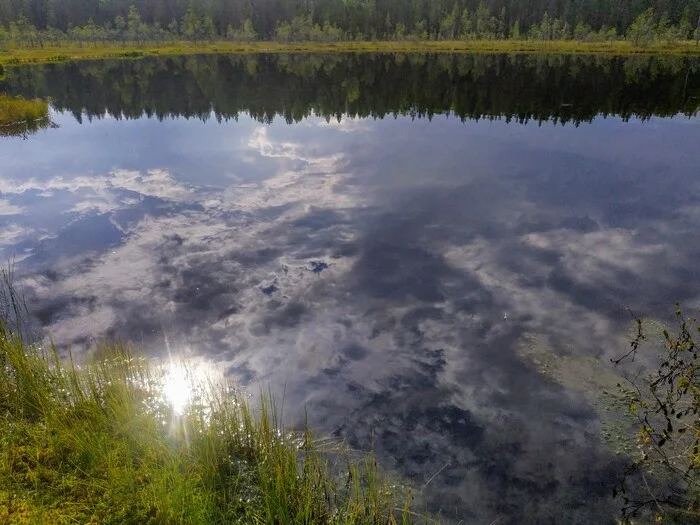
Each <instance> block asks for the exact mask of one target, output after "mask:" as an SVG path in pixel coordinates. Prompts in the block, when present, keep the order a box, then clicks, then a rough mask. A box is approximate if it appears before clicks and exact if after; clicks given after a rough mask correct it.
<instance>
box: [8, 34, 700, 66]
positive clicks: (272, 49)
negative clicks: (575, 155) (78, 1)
mask: <svg viewBox="0 0 700 525" xmlns="http://www.w3.org/2000/svg"><path fill="white" fill-rule="evenodd" d="M329 52H349V53H364V52H382V53H411V52H431V53H433V52H452V53H455V52H456V53H561V54H570V53H585V54H607V55H633V54H674V55H700V46H698V45H697V43H696V42H693V41H687V42H674V43H666V42H653V43H650V44H647V45H634V44H632V43H631V42H628V41H622V40H620V41H612V42H578V41H573V40H562V41H549V42H545V41H535V40H459V41H412V40H401V41H349V42H273V41H262V42H229V41H216V42H198V43H196V44H195V43H193V42H188V41H180V42H177V41H176V42H141V43H125V44H122V43H118V42H103V43H96V44H95V43H75V42H71V43H62V44H57V45H44V47H32V48H26V47H17V46H14V47H13V46H12V45H9V46H8V47H6V48H5V49H0V62H4V63H6V64H8V65H10V64H23V63H33V62H57V61H64V60H76V59H90V58H93V59H94V58H128V57H139V56H148V55H183V54H200V53H202V54H208V53H329Z"/></svg>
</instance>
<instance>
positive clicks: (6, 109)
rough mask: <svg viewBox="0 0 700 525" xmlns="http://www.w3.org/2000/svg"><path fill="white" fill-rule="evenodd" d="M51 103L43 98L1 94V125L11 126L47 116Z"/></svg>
mask: <svg viewBox="0 0 700 525" xmlns="http://www.w3.org/2000/svg"><path fill="white" fill-rule="evenodd" d="M48 114H49V105H48V103H46V102H45V101H43V100H26V99H24V98H15V97H8V96H7V95H3V94H0V126H11V125H16V124H20V123H26V122H32V121H36V120H39V119H43V118H46V117H47V116H48Z"/></svg>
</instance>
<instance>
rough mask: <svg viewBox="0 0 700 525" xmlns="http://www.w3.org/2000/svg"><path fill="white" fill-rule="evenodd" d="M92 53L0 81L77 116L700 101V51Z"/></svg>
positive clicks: (516, 111) (606, 110)
mask: <svg viewBox="0 0 700 525" xmlns="http://www.w3.org/2000/svg"><path fill="white" fill-rule="evenodd" d="M95 64H97V62H90V61H88V62H83V63H59V64H46V65H34V66H27V67H23V68H9V69H8V73H7V78H6V80H5V81H4V82H0V90H5V91H7V92H8V93H9V94H11V95H23V96H27V97H40V98H46V97H50V98H51V101H52V105H53V106H54V107H55V108H56V109H57V110H59V111H68V112H70V113H72V114H73V115H74V116H75V117H76V118H77V119H78V120H81V119H84V118H102V117H103V116H105V115H106V114H109V115H112V116H114V117H116V118H139V117H141V116H143V115H144V114H145V115H148V116H155V117H157V118H159V119H162V118H167V117H175V116H184V117H187V118H190V117H194V118H200V119H203V120H206V119H208V118H212V117H214V118H217V119H220V120H229V119H236V118H238V117H239V115H241V114H248V115H250V116H251V117H253V118H255V119H257V120H259V121H260V122H271V121H272V120H274V119H275V118H276V117H280V118H282V119H284V120H286V121H287V122H296V121H300V120H302V119H304V118H306V117H308V116H310V115H317V116H322V117H325V118H326V119H340V118H345V117H373V118H385V117H391V116H397V115H407V116H411V117H413V118H432V117H433V116H435V115H449V116H451V117H456V118H460V119H463V120H466V119H482V118H486V119H504V120H509V121H515V122H521V123H524V122H528V121H533V120H534V121H536V122H540V123H543V122H554V123H557V124H573V125H578V124H580V123H581V122H588V121H591V120H593V119H594V118H598V117H601V116H608V115H616V116H620V117H622V118H624V119H628V118H632V117H637V118H641V119H648V118H650V117H652V116H671V115H677V114H679V113H681V114H684V115H686V116H692V115H695V114H697V112H698V109H700V60H698V59H695V58H688V57H654V56H635V57H629V58H620V57H595V56H561V55H549V56H544V55H539V56H535V55H464V54H440V55H435V54H418V53H416V54H410V55H402V54H396V55H387V54H377V55H374V54H369V53H364V54H356V55H347V56H344V55H337V54H331V55H322V54H279V55H226V56H225V55H207V56H181V57H167V58H165V57H163V58H156V57H153V58H150V57H149V58H144V59H142V60H106V61H101V62H99V64H100V66H99V67H95ZM443 118H444V117H443Z"/></svg>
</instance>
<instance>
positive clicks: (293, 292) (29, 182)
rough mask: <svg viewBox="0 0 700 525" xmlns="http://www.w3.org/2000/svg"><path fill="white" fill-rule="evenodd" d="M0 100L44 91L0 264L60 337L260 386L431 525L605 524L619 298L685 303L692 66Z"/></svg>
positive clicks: (221, 66) (693, 140) (2, 195)
mask: <svg viewBox="0 0 700 525" xmlns="http://www.w3.org/2000/svg"><path fill="white" fill-rule="evenodd" d="M0 89H2V90H4V91H7V92H10V93H12V94H22V95H25V96H37V95H39V96H44V97H51V99H52V101H53V110H52V117H53V121H54V122H55V123H56V124H57V125H58V127H57V128H55V129H46V130H43V131H39V132H37V133H35V134H32V135H28V136H25V137H23V138H22V137H17V138H4V139H0V140H1V141H0V159H2V163H1V164H0V257H1V258H2V259H3V260H6V259H8V258H11V257H14V258H15V261H16V266H17V271H18V273H19V274H20V275H21V276H22V284H23V286H24V291H25V294H26V295H27V297H28V299H29V302H30V305H31V307H32V310H33V312H34V313H35V314H36V317H37V320H38V322H39V323H40V324H41V326H42V327H44V328H45V329H46V330H47V331H48V332H50V333H51V334H52V335H53V337H54V338H55V339H56V341H57V342H59V343H60V344H72V345H74V347H76V348H85V347H89V346H90V344H91V341H92V338H93V337H101V336H117V337H126V338H129V339H132V340H136V341H138V342H139V343H140V344H142V345H143V346H144V347H145V348H146V349H147V350H148V351H149V352H151V353H152V354H154V355H157V354H161V353H162V352H163V351H164V349H165V347H166V340H167V342H168V344H169V345H170V346H171V347H174V348H176V349H177V350H180V351H183V352H188V353H190V354H191V355H193V356H200V357H204V358H206V359H208V360H211V361H212V362H214V363H217V365H218V366H219V367H220V368H221V369H222V370H224V371H226V372H227V373H228V374H230V375H231V376H233V377H234V378H236V380H238V381H239V382H240V383H241V384H242V385H244V386H246V387H248V388H251V389H253V390H255V389H257V388H258V387H259V386H261V385H262V386H266V385H268V384H271V385H272V388H273V390H274V391H276V392H278V393H280V394H281V392H282V391H283V390H284V395H285V406H286V408H285V413H286V414H288V415H289V417H290V418H297V421H299V419H300V418H301V417H303V407H304V406H307V407H308V410H309V417H310V419H311V423H312V425H314V426H315V427H316V428H318V429H319V430H320V431H321V432H328V433H333V434H335V435H337V436H342V437H345V438H347V439H348V440H349V442H350V444H351V445H353V446H356V447H358V448H362V449H368V448H370V446H371V445H372V443H373V445H374V447H375V449H376V450H377V452H378V454H379V456H380V458H382V461H383V464H384V465H385V466H386V467H387V468H389V469H391V470H392V471H395V472H396V473H397V475H399V476H404V477H406V478H408V479H409V480H410V482H411V483H412V484H413V485H414V486H417V487H421V486H423V485H424V484H425V483H426V482H427V481H428V480H430V483H428V485H427V486H426V487H424V490H423V494H424V496H425V501H426V502H427V505H428V507H429V509H431V510H432V511H433V512H435V511H437V510H438V509H441V510H442V513H443V516H444V517H446V518H450V519H451V518H454V517H456V518H458V519H463V520H465V521H464V522H465V523H477V524H482V523H483V524H488V523H491V522H493V521H494V520H498V519H500V520H501V521H498V523H502V524H505V523H538V524H541V523H582V524H583V523H586V524H589V523H614V520H613V516H615V513H616V507H615V504H614V502H613V501H612V499H611V497H610V496H611V487H612V485H613V484H614V483H615V481H616V480H617V475H618V474H619V472H620V470H621V468H622V467H623V461H624V460H622V459H621V458H622V456H621V455H616V454H615V450H614V447H613V445H612V444H611V443H608V442H606V440H605V439H604V437H603V434H604V432H605V431H606V430H609V429H610V428H614V425H615V424H616V423H615V421H612V422H611V421H609V420H607V421H606V420H605V417H601V415H602V414H603V410H602V407H603V405H604V403H603V401H601V396H600V394H601V392H602V391H603V390H604V389H605V388H607V387H609V386H610V385H611V384H614V382H615V381H616V376H615V371H614V370H611V369H610V367H609V366H608V361H609V358H610V357H612V356H615V355H618V353H619V352H620V350H621V349H623V348H624V347H625V344H626V338H627V337H628V331H629V328H630V324H629V316H628V314H627V313H626V312H625V308H628V307H629V308H632V309H633V310H635V311H637V312H640V313H644V314H648V315H652V316H660V317H665V316H667V315H668V313H669V311H670V307H671V305H672V304H673V302H674V301H682V302H684V303H685V304H688V305H697V303H698V297H700V279H698V277H699V276H698V273H699V272H700V267H698V264H697V261H698V260H699V259H700V242H699V241H700V234H699V233H700V231H699V230H698V227H697V225H698V222H699V221H700V204H699V201H698V197H699V196H700V177H699V176H700V119H698V118H697V117H696V112H697V110H698V108H699V107H700V62H699V61H698V60H693V59H687V58H678V59H663V60H662V59H654V58H649V57H634V58H630V59H609V58H600V57H597V58H591V57H537V56H519V57H507V56H451V55H441V56H421V55H408V56H403V55H397V56H393V55H392V56H371V55H342V56H341V55H338V56H302V55H297V56H285V55H280V56H255V57H238V56H233V57H228V56H222V57H187V58H171V59H148V60H139V61H114V62H110V61H105V62H84V63H78V64H60V65H47V66H35V67H25V68H16V69H9V70H8V73H7V78H6V80H5V81H4V82H3V83H0ZM436 472H439V474H438V475H437V476H435V477H434V478H433V477H432V476H433V475H434V474H435V473H436ZM431 478H432V479H431ZM455 521H457V520H455Z"/></svg>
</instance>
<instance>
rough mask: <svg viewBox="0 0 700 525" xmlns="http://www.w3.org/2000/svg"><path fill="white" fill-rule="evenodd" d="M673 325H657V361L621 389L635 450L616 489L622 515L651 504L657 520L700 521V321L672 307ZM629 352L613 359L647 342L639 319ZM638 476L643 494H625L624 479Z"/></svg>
mask: <svg viewBox="0 0 700 525" xmlns="http://www.w3.org/2000/svg"><path fill="white" fill-rule="evenodd" d="M676 318H677V327H676V329H675V330H672V329H663V331H662V334H663V338H662V339H661V340H662V341H663V343H661V344H662V346H663V349H662V350H661V361H660V364H659V365H658V368H657V369H656V370H654V371H653V372H652V373H651V374H649V375H648V376H640V375H637V376H636V377H635V379H633V380H631V381H630V383H629V385H627V386H625V387H621V389H622V392H623V394H624V399H625V400H626V401H627V404H628V407H629V411H630V412H631V413H632V414H633V415H634V417H635V418H636V420H637V422H638V429H637V430H638V435H637V437H638V450H639V453H638V455H637V457H636V458H635V462H634V464H633V466H632V469H630V471H628V472H627V474H626V477H625V480H623V482H622V483H621V484H620V485H619V486H618V488H617V489H616V494H617V493H619V494H620V495H621V496H622V497H623V500H624V503H625V509H624V511H625V515H626V516H625V517H633V516H634V515H636V514H637V513H638V512H639V511H640V509H643V508H644V507H647V506H652V508H653V511H654V513H655V514H656V515H657V517H658V518H659V519H663V518H664V517H665V518H667V519H665V520H664V521H667V522H671V523H700V510H698V509H700V346H698V343H697V342H696V337H698V334H700V323H699V322H698V321H697V320H696V319H692V318H686V317H685V316H684V315H683V313H682V312H681V310H680V308H679V307H678V306H677V307H676ZM636 327H637V334H636V336H635V338H634V339H633V340H632V341H631V349H630V351H629V352H628V353H627V354H626V355H624V356H622V357H621V358H620V359H619V360H617V361H616V362H617V363H618V364H619V363H622V362H623V361H625V360H628V359H630V358H632V357H635V356H637V355H638V354H639V352H640V349H641V348H642V347H643V345H644V343H646V342H648V332H649V330H648V329H647V327H646V325H645V324H644V322H643V321H642V320H641V319H639V318H637V319H636ZM637 474H640V475H642V476H647V478H648V479H647V478H645V488H646V491H645V493H643V494H641V495H631V494H629V493H628V492H627V489H628V487H627V486H626V483H625V482H626V481H627V480H628V479H629V478H630V477H633V476H634V475H637Z"/></svg>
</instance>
